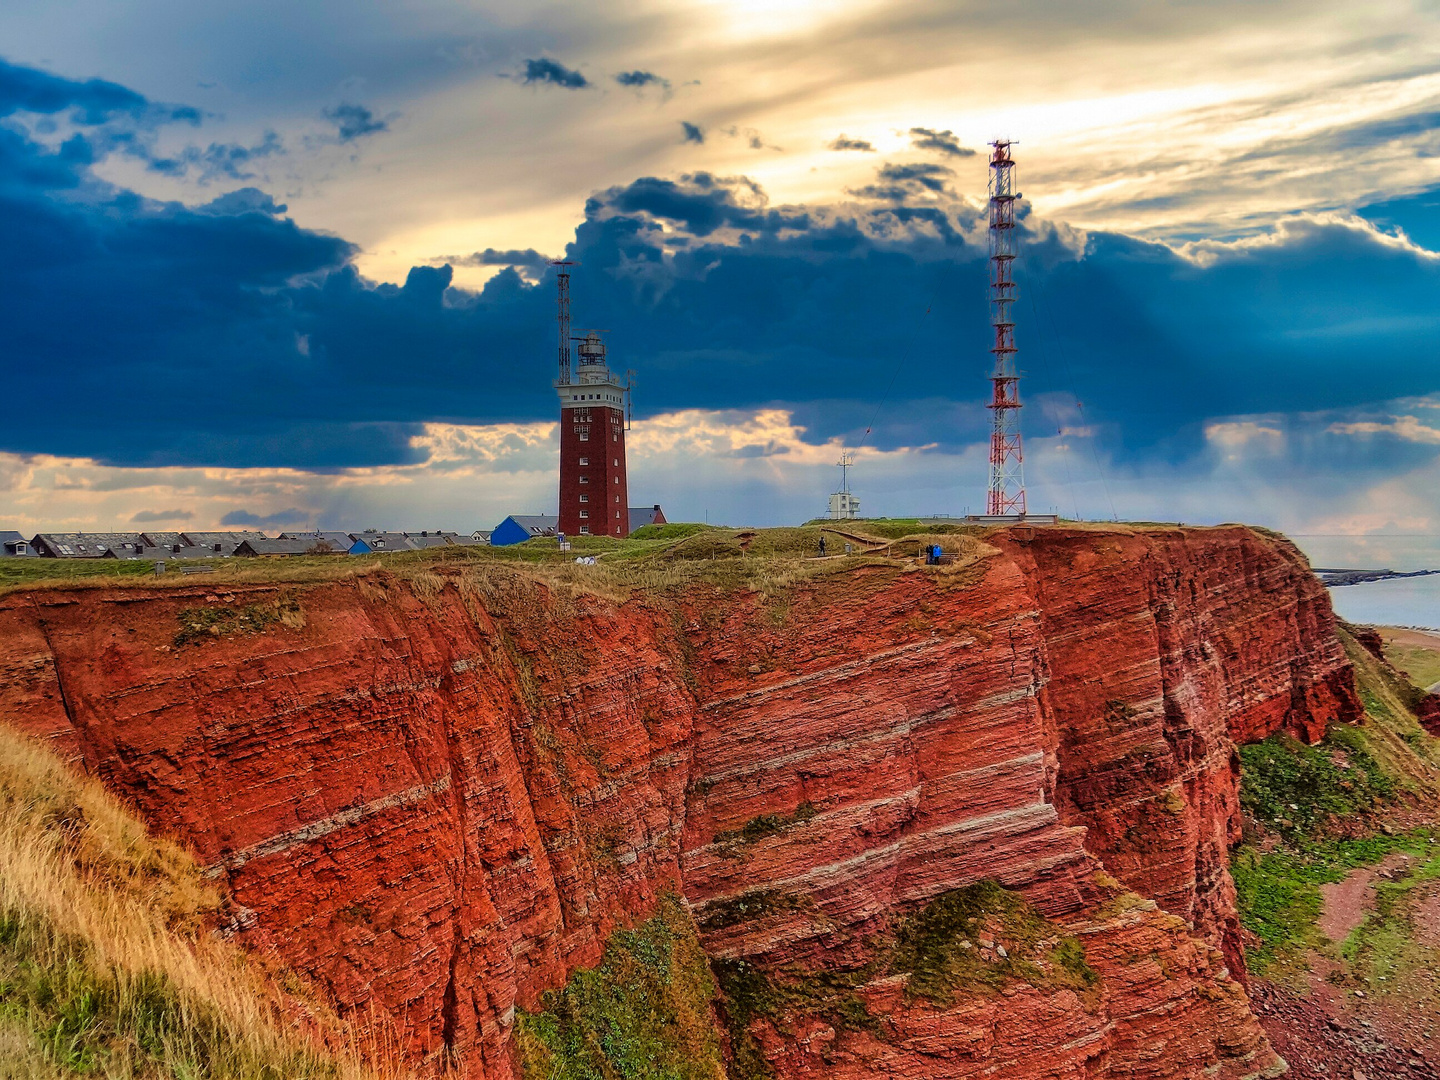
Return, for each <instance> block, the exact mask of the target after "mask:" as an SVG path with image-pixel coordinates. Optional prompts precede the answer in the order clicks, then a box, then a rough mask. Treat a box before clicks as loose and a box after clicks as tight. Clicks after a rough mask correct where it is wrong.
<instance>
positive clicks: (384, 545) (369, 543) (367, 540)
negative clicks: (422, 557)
mask: <svg viewBox="0 0 1440 1080" xmlns="http://www.w3.org/2000/svg"><path fill="white" fill-rule="evenodd" d="M355 543H357V544H364V545H365V546H366V547H368V548H369V549H370V550H371V551H414V550H415V545H414V544H412V543H410V538H409V537H407V536H406V535H405V534H404V533H398V532H364V533H356V534H355Z"/></svg>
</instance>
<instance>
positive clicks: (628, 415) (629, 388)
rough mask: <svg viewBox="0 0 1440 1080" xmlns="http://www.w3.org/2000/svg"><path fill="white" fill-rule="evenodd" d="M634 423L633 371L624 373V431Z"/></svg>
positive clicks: (629, 370) (631, 369)
mask: <svg viewBox="0 0 1440 1080" xmlns="http://www.w3.org/2000/svg"><path fill="white" fill-rule="evenodd" d="M634 422H635V369H634V368H630V369H628V370H627V371H626V372H625V430H626V431H629V430H630V426H631V425H632V424H633V423H634Z"/></svg>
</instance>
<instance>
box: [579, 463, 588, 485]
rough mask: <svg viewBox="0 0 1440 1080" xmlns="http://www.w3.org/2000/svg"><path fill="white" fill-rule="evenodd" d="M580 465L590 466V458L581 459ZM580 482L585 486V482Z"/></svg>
mask: <svg viewBox="0 0 1440 1080" xmlns="http://www.w3.org/2000/svg"><path fill="white" fill-rule="evenodd" d="M580 464H581V465H589V464H590V459H589V458H588V457H582V458H581V459H580ZM580 482H581V483H582V484H583V483H584V482H585V481H583V480H582V481H580Z"/></svg>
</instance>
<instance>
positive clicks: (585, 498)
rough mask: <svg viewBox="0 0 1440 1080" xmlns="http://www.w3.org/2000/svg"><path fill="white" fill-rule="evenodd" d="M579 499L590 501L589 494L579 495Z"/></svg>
mask: <svg viewBox="0 0 1440 1080" xmlns="http://www.w3.org/2000/svg"><path fill="white" fill-rule="evenodd" d="M580 501H581V502H589V501H590V496H589V495H581V496H580Z"/></svg>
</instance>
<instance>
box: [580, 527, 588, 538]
mask: <svg viewBox="0 0 1440 1080" xmlns="http://www.w3.org/2000/svg"><path fill="white" fill-rule="evenodd" d="M580 535H581V536H589V535H590V526H589V525H581V526H580Z"/></svg>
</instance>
